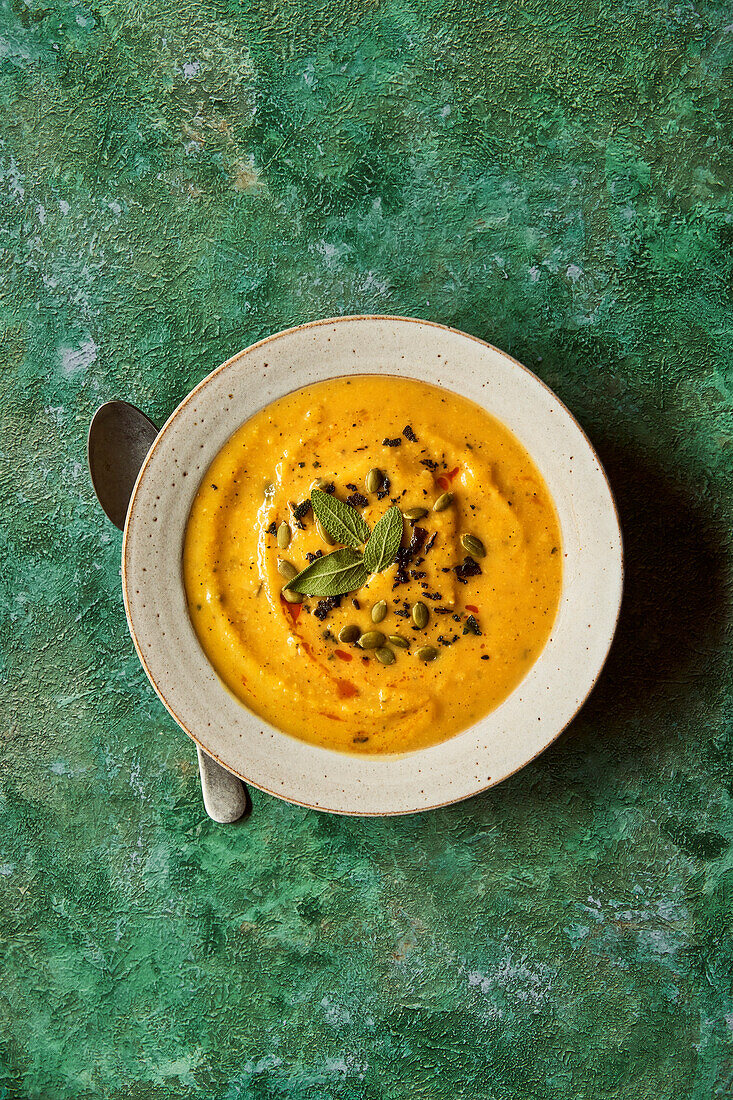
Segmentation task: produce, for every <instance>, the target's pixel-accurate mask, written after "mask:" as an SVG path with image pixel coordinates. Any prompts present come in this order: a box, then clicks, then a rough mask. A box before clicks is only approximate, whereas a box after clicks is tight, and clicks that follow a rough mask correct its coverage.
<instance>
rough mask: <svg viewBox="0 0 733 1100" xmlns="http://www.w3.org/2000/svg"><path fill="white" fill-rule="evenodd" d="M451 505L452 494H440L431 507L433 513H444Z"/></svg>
mask: <svg viewBox="0 0 733 1100" xmlns="http://www.w3.org/2000/svg"><path fill="white" fill-rule="evenodd" d="M452 503H453V493H441V495H440V496H439V497H438V499H437V500H436V502H435V504H434V505H433V511H434V512H444V511H445V510H446V508H447V507H448V505H449V504H452Z"/></svg>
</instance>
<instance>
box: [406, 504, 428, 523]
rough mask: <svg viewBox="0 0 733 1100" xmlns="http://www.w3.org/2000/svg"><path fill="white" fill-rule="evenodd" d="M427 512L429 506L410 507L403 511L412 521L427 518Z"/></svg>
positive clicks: (407, 518) (415, 521)
mask: <svg viewBox="0 0 733 1100" xmlns="http://www.w3.org/2000/svg"><path fill="white" fill-rule="evenodd" d="M427 514H428V510H427V508H408V509H407V511H406V512H403V513H402V515H403V516H404V517H405V519H406V520H408V521H409V522H410V523H417V521H418V520H419V519H425V516H426V515H427Z"/></svg>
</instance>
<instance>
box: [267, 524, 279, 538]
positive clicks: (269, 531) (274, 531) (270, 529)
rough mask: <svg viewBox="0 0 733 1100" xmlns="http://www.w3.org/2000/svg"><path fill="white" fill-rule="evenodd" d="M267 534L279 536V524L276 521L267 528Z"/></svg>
mask: <svg viewBox="0 0 733 1100" xmlns="http://www.w3.org/2000/svg"><path fill="white" fill-rule="evenodd" d="M267 534H268V535H277V524H276V523H275V520H273V521H272V523H271V524H270V526H269V527H268V528H267Z"/></svg>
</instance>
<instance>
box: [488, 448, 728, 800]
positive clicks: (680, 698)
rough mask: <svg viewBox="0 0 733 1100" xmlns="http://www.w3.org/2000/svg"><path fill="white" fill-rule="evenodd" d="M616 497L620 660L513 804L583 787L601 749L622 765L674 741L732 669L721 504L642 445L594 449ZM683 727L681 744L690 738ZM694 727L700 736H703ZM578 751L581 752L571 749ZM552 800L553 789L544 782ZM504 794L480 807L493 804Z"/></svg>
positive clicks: (521, 775)
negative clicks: (697, 703) (621, 571)
mask: <svg viewBox="0 0 733 1100" xmlns="http://www.w3.org/2000/svg"><path fill="white" fill-rule="evenodd" d="M594 443H595V445H596V449H597V451H598V454H599V456H600V458H601V461H602V462H603V465H604V467H605V469H606V473H607V474H608V478H609V481H610V483H611V487H612V489H613V492H614V495H615V497H616V503H617V505H618V510H619V516H620V520H621V529H622V533H623V539H624V554H625V583H624V595H623V602H622V605H621V613H620V616H619V622H618V627H617V630H616V635H615V638H614V642H613V645H612V647H611V651H610V653H609V656H608V659H607V661H606V664H605V666H604V668H603V671H602V672H601V675H600V677H599V679H598V682H597V684H596V686H595V688H594V689H593V691H592V693H591V695H590V696H589V698H588V700H587V701H586V703H585V705H584V706H583V707H582V708H581V710H580V711H579V712H578V714H577V715H576V716H575V718H574V719H573V720H572V722H571V723H570V725H569V726H568V727H567V728H566V729H565V731H564V732H563V733H562V734H561V735H560V737H559V738H558V740H557V741H556V742H555V743H554V744H553V745H552V746H550V748H549V749H548V750H547V751H546V752H544V753H543V754H542V755H540V756H539V757H537V759H536V760H534V761H533V762H532V763H530V764H529V765H527V767H525V768H523V769H522V770H521V771H519V772H517V773H516V774H515V775H514V776H512V777H511V778H509V779H508V780H507V781H506V782H505V783H503V784H502V785H501V787H500V788H497V789H496V790H501V791H502V792H504V793H505V794H507V795H510V794H511V793H512V792H513V793H515V794H519V793H521V795H522V797H523V798H529V797H531V794H530V792H531V790H532V788H533V787H534V786H535V785H538V784H539V783H540V782H541V781H542V780H543V779H544V780H548V781H550V782H549V786H550V788H551V787H552V782H551V780H552V778H553V776H555V777H561V776H565V775H566V774H567V768H568V767H570V769H571V771H572V773H573V775H574V778H575V779H576V780H582V774H581V773H582V771H583V770H584V769H587V770H588V771H589V772H590V771H591V770H592V771H593V775H594V776H595V779H594V781H597V775H598V773H597V762H596V763H594V764H592V763H591V762H590V759H589V758H590V756H591V754H592V753H593V754H595V753H596V751H597V750H598V749H599V748H602V749H603V750H604V751H605V752H607V753H610V755H611V756H612V758H620V760H621V763H622V764H623V763H624V761H626V762H627V763H628V761H629V760H630V759H631V758H633V761H634V766H635V768H637V769H639V768H643V765H644V757H645V756H646V755H648V754H651V753H654V751H655V750H656V748H657V747H658V745H659V744H660V742H661V741H663V740H665V739H666V738H667V737H669V722H670V721H675V722H676V719H677V718H678V717H679V716H680V715H681V714H682V713H683V712H684V707H685V705H686V704H687V705H689V697H690V695H691V692H694V694H695V697H696V698H698V699H699V698H703V697H705V696H707V697H708V698H709V697H710V695H711V693H712V691H713V689H714V687H715V684H716V682H717V681H718V680H719V669H720V666H721V664H722V662H723V660H724V649H723V642H724V635H725V630H726V620H727V614H726V608H727V606H728V604H727V600H728V596H729V588H730V579H729V577H728V576H727V572H726V539H725V532H724V531H723V530H722V529H721V525H720V523H719V522H717V521H716V518H715V511H716V502H715V500H714V498H713V497H712V496H711V495H709V494H708V493H705V492H695V489H694V488H693V487H691V486H688V485H685V484H682V483H681V482H680V481H676V480H675V479H674V478H673V477H672V476H671V474H669V473H668V472H665V471H664V470H663V469H662V468H661V467H660V466H659V464H657V463H656V462H654V460H653V459H651V458H650V456H649V455H647V454H645V453H643V452H642V451H641V449H640V448H638V447H635V446H634V445H628V446H624V445H619V444H618V442H615V441H614V442H604V441H603V440H602V439H601V440H600V441H599V440H598V438H597V437H596V439H595V440H594ZM684 730H685V723H684V722H680V723H679V725H678V726H677V727H676V729H675V736H678V737H679V736H680V735H682V736H684ZM700 735H701V734H700V731H699V730H698V728H697V724H695V736H698V737H699V736H700ZM570 748H572V752H569V751H568V750H569V749H570ZM542 787H543V793H542V797H543V799H544V798H546V796H547V793H548V792H547V787H548V784H547V783H542ZM496 790H490V791H487V792H485V793H484V794H483V795H478V796H476V798H475V799H472V800H471V805H473V806H474V807H476V808H478V807H479V805H480V804H482V803H486V804H487V805H488V804H489V803H491V800H492V797H495V795H496Z"/></svg>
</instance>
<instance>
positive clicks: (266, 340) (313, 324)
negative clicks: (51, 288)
mask: <svg viewBox="0 0 733 1100" xmlns="http://www.w3.org/2000/svg"><path fill="white" fill-rule="evenodd" d="M363 321H367V322H370V321H373V322H395V323H399V324H414V325H419V326H421V327H423V328H433V329H436V330H439V331H443V332H447V333H450V334H452V335H454V336H458V337H462V338H464V339H466V340H469V341H471V342H472V343H475V344H477V345H479V346H480V347H483V348H486V349H488V350H489V351H491V352H494V353H495V354H496V355H498V356H499V357H500V358H502V359H504V360H506V361H508V362H509V363H511V364H513V365H514V366H515V367H518V368H519V369H520V370H521V371H522V372H524V373H525V374H526V375H528V376H529V378H530V379H531V380H532V381H533V382H534V383H536V384H537V385H538V386H539V387H541V389H543V390H544V391H545V392H546V394H547V395H548V396H549V397H550V399H551V400H552V402H553V403H554V404H555V406H556V407H557V408H559V409H560V410H561V411H562V412H563V413H564V414H565V416H566V417H567V418H568V419H569V420H570V421H571V422H572V424H573V425H574V427H575V428H576V430H577V431H578V433H579V434H580V436H581V437H582V439H583V441H584V443H585V446H586V448H587V449H588V452H589V454H590V455H591V456H592V458H593V460H594V461H595V464H596V467H597V470H598V472H599V473H600V474H601V476H602V478H603V480H604V482H605V485H606V488H607V490H608V500H609V502H610V504H611V508H612V513H613V517H614V519H615V525H616V531H615V534H617V540H618V570H619V576H618V598H617V603H616V607H615V614H614V618H613V623H612V627H611V629H610V630H609V631H608V637H607V641H606V644H605V646H604V649H603V653H602V657H601V658H600V660H598V662H597V669H596V672H595V675H594V676H593V678H592V679H591V681H590V683H589V685H588V687H587V689H586V690H585V692H584V693H581V695H580V697H579V700H578V702H577V705H576V707H575V709H574V711H573V713H572V714H570V716H569V717H568V718H567V719H566V720H565V721H563V722H562V724H561V725H560V726H559V727H558V728H557V730H556V731H555V732H554V733H553V734H552V736H551V737H549V739H548V740H546V741H545V742H544V743H543V744H542V745H541V746H540V747H539V748H538V749H537V751H536V752H534V753H533V754H532V755H531V756H527V757H526V758H525V759H524V760H522V761H521V762H519V763H518V764H516V766H515V767H513V768H511V770H509V771H507V772H505V773H504V774H502V775H500V776H498V777H496V778H494V777H493V776H492V777H491V779H490V780H489V781H488V782H485V783H483V784H481V785H479V786H477V787H476V789H475V790H472V791H470V792H469V793H460V794H458V795H456V796H455V797H450V798H445V799H441V800H440V801H437V802H433V803H429V804H421V805H419V806H407V807H404V808H390V809H386V810H385V809H382V810H365V809H361V808H353V809H348V808H333V807H328V806H324V805H322V804H320V803H314V802H310V801H308V800H307V799H304V798H298V797H294V796H293V795H291V794H287V795H286V794H283V793H282V792H280V791H278V790H275V789H273V788H271V787H268V786H267V785H266V784H264V783H263V782H261V781H258V780H257V779H253V778H252V777H251V776H249V775H246V774H245V773H244V772H243V771H240V770H239V769H237V768H236V767H234V766H232V765H231V764H230V763H228V762H227V761H226V760H224V759H222V758H221V757H220V756H219V755H218V754H217V753H216V752H214V751H212V750H211V748H210V747H209V746H207V745H205V744H204V743H203V741H202V740H201V738H200V737H199V736H197V735H196V733H195V732H194V730H193V729H191V728H190V725H189V724H187V723H186V722H185V721H184V720H183V719H182V718H181V716H180V715H179V714H177V713H176V711H175V710H174V708H173V706H172V705H171V703H170V702H169V700H168V698H167V697H166V694H165V692H164V691H163V690H162V689H161V687H160V686H159V684H158V682H157V681H156V678H155V676H154V675H153V672H152V670H151V668H150V666H149V664H148V662H147V660H146V658H145V655H144V652H143V648H142V645H141V643H140V639H139V638H138V635H137V631H136V629H135V626H134V623H133V613H132V607H131V605H132V601H131V599H130V592H129V583H128V582H129V558H128V554H129V543H130V537H129V536H130V529H131V526H132V524H133V523H134V520H135V510H136V506H137V505H138V503H139V502H138V490H139V488H140V485H141V484H142V482H143V480H144V477H145V473H146V470H147V469H148V467H149V465H150V463H151V461H153V459H154V456H155V454H156V451H157V450H158V448H159V447H160V445H161V444H162V441H163V439H164V437H165V434H166V432H167V430H168V429H169V428H170V426H171V425H173V424H174V423H175V421H176V420H177V419H178V418H179V417H180V415H181V414H182V413H183V412H184V410H185V409H186V408H187V406H188V405H189V404H190V402H191V401H193V400H195V399H196V397H197V395H198V394H200V393H201V391H202V390H204V389H205V388H206V387H207V386H209V385H210V384H211V383H212V382H213V381H214V380H215V379H216V378H217V377H218V375H220V374H221V373H222V372H223V371H225V370H227V369H228V368H229V367H231V366H232V365H233V364H235V363H237V362H238V361H239V360H240V359H242V358H243V357H245V356H247V355H251V353H253V352H255V351H257V350H258V349H261V348H263V347H265V346H267V345H268V344H271V343H273V342H274V341H276V340H279V339H282V338H284V337H288V336H292V335H293V334H295V333H299V332H303V331H308V330H311V329H317V328H320V327H324V326H328V325H338V324H341V323H349V322H363ZM367 373H368V372H367ZM330 377H333V378H335V377H339V374H338V372H335V373H334V374H333V375H331V376H330ZM297 388H298V385H296V386H294V387H293V389H297ZM445 388H446V389H449V388H450V387H447V386H446V387H445ZM489 411H490V410H489ZM530 456H531V457H532V453H531V450H530ZM121 579H122V594H123V603H124V607H125V615H126V618H127V623H128V629H129V631H130V635H131V637H132V641H133V644H134V646H135V650H136V653H137V656H138V658H139V660H140V663H141V665H142V667H143V670H144V671H145V673H146V675H147V677H148V679H149V680H150V683H151V685H152V687H153V689H154V690H155V692H156V694H157V695H158V698H159V699H160V700H161V702H162V703H163V705H164V707H165V708H166V710H167V711H168V713H169V714H170V715H171V717H172V718H173V719H174V721H175V722H176V723H177V725H179V726H180V727H181V729H182V730H183V731H184V733H186V734H187V735H188V737H190V738H191V740H192V741H193V742H194V743H195V744H196V745H197V746H198V747H199V748H200V749H201V750H202V751H203V752H205V753H206V754H207V755H209V756H211V757H212V758H213V759H214V760H216V762H217V763H218V764H219V765H220V766H221V767H223V768H225V769H226V770H227V771H229V772H231V773H232V774H233V775H236V776H238V777H239V778H240V779H242V780H243V781H244V782H245V783H247V784H250V785H251V786H253V787H255V788H256V789H257V790H260V791H263V792H264V793H266V794H270V795H273V796H274V797H276V798H279V799H281V800H284V801H287V802H290V803H292V804H294V805H298V806H302V807H304V808H307V809H314V810H318V811H320V812H324V813H334V814H338V815H341V816H353V817H393V816H394V817H397V816H404V815H407V814H414V813H424V812H427V811H429V810H435V809H440V808H442V807H444V806H450V805H455V804H456V803H458V802H462V801H465V800H466V799H468V798H473V797H476V796H477V795H479V794H482V793H484V792H485V791H487V790H490V789H491V788H492V787H495V786H498V785H499V784H500V783H503V782H505V781H506V780H508V779H510V778H511V777H512V776H513V775H516V774H517V772H519V771H521V770H522V769H523V768H525V767H527V766H528V765H529V764H531V763H532V762H533V761H534V760H536V759H537V758H538V757H539V756H541V755H542V754H543V753H544V752H546V751H547V749H549V748H550V746H551V745H553V744H554V743H555V742H556V741H557V740H558V738H559V737H560V736H561V735H562V734H563V733H564V732H565V730H566V729H567V728H568V726H569V725H570V724H571V723H572V722H573V721H574V720H575V718H576V717H577V715H578V714H579V712H580V711H581V710H582V708H583V707H584V705H585V703H586V702H587V700H588V698H589V696H590V695H591V693H592V692H593V690H594V688H595V686H596V684H597V683H598V680H599V678H600V676H601V674H602V672H603V669H604V667H605V664H606V661H607V659H608V655H609V653H610V651H611V647H612V645H613V641H614V638H615V636H616V631H617V628H618V622H619V617H620V614H621V607H622V603H623V592H624V584H625V552H624V541H623V530H622V526H621V520H620V516H619V511H618V506H617V503H616V500H615V497H614V493H613V489H612V487H611V484H610V481H609V478H608V475H607V473H606V470H605V468H604V466H603V463H602V462H601V460H600V458H599V456H598V453H597V451H596V449H595V447H594V446H593V444H592V442H591V441H590V439H589V437H588V435H587V433H586V432H585V430H584V428H583V427H582V425H581V424H580V423H579V421H578V420H577V418H576V417H575V416H574V414H573V413H572V412H571V411H570V409H569V408H568V407H567V406H566V405H565V403H564V402H563V401H562V400H561V398H560V397H558V395H557V394H556V393H555V392H554V390H552V388H551V387H550V386H549V385H548V384H547V383H546V382H544V381H543V379H541V378H540V377H539V376H538V375H536V374H535V373H534V372H533V371H531V370H530V369H529V368H528V367H527V366H525V364H523V363H522V362H520V361H519V360H518V359H516V358H515V357H514V356H512V355H510V354H509V353H508V352H506V351H503V350H502V349H501V348H499V347H497V346H496V345H494V344H491V343H490V342H489V341H487V340H483V339H481V338H480V337H478V336H474V335H472V334H471V333H467V332H464V331H463V330H461V329H457V328H454V327H453V326H451V325H445V324H442V323H440V322H438V321H432V320H426V319H425V318H420V317H412V316H402V315H400V314H372V313H357V314H344V315H341V316H336V317H324V318H318V319H315V320H312V321H306V322H303V323H302V324H299V325H292V326H290V327H288V328H285V329H281V330H279V331H278V332H274V333H271V334H270V335H268V336H265V337H263V338H262V339H261V340H257V341H255V342H254V343H253V344H249V345H247V346H246V347H244V348H242V349H240V350H239V351H237V352H235V353H234V354H233V355H231V356H230V357H229V358H228V359H226V360H225V361H224V362H223V363H221V364H219V366H217V367H215V368H214V370H212V371H210V372H209V373H208V374H207V375H205V376H204V377H203V378H202V379H201V380H200V381H199V382H198V383H197V384H196V385H195V386H194V387H193V388H192V389H191V390H190V391H189V392H188V393H187V394H186V395H185V396H184V397H183V398H182V400H181V401H180V402H179V404H178V405H177V406H176V407H175V408H174V410H173V411H172V412H171V414H170V416H169V417H168V418H167V420H166V421H165V422H164V424H163V425H162V427H161V429H160V431H159V432H158V435H157V437H156V439H155V440H154V442H153V445H152V447H151V448H150V451H149V452H148V454H147V455H146V458H145V461H144V462H143V464H142V466H141V468H140V470H139V472H138V476H137V479H136V481H135V485H134V487H133V491H132V495H131V498H130V504H129V507H128V512H127V516H126V520H125V526H124V530H123V539H122V563H121ZM563 583H564V581H563ZM519 686H521V685H519ZM514 690H515V691H516V690H518V689H517V688H515V689H514ZM511 694H512V695H513V694H514V692H512V693H511ZM244 709H245V710H247V708H244ZM248 713H249V714H252V712H251V711H248ZM255 717H256V716H255ZM473 728H475V724H474V725H473V726H471V727H469V729H473ZM464 732H467V731H464ZM276 733H278V734H279V735H280V736H281V737H283V738H285V739H288V740H291V738H290V735H288V734H286V733H284V732H283V731H280V730H276ZM456 736H459V735H456ZM450 740H452V739H450V738H449V741H450ZM445 743H446V742H444V744H445ZM323 751H325V752H332V753H333V754H334V755H337V756H344V755H350V754H343V753H341V752H336V751H335V750H323ZM426 751H428V749H427V748H426V749H417V750H411V751H410V752H409V753H407V754H389V755H392V756H393V757H395V758H401V757H402V756H405V755H410V756H414V757H416V756H418V755H419V754H420V753H422V752H426ZM365 759H366V758H365Z"/></svg>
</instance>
